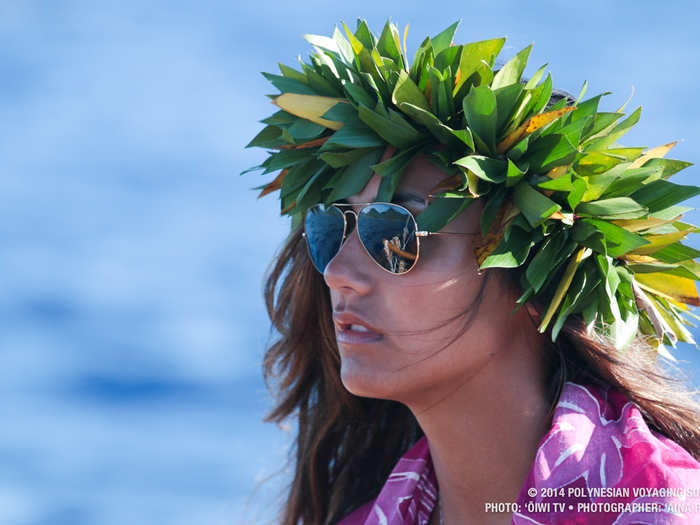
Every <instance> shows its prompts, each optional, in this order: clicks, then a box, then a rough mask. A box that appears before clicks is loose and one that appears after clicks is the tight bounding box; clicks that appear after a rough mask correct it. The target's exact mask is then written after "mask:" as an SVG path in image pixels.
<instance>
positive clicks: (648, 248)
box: [628, 231, 689, 255]
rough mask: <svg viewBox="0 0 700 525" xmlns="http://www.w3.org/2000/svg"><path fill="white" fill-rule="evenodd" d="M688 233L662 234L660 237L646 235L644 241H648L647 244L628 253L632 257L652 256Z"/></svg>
mask: <svg viewBox="0 0 700 525" xmlns="http://www.w3.org/2000/svg"><path fill="white" fill-rule="evenodd" d="M688 233H689V232H687V231H680V232H673V233H664V234H662V235H646V236H644V239H645V240H647V241H649V244H645V245H644V246H640V247H639V248H636V249H634V250H631V251H629V252H628V253H630V254H632V255H652V254H654V253H656V252H658V251H659V250H660V249H661V248H663V247H664V246H668V245H669V244H673V243H674V242H678V241H680V240H682V239H684V238H685V236H686V235H688Z"/></svg>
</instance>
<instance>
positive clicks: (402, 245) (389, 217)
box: [302, 202, 474, 275]
mask: <svg viewBox="0 0 700 525" xmlns="http://www.w3.org/2000/svg"><path fill="white" fill-rule="evenodd" d="M348 206H362V208H361V209H360V211H359V212H355V211H354V210H352V209H349V210H342V209H341V207H348ZM348 213H350V214H352V215H353V216H354V217H355V224H356V225H357V234H358V237H359V239H360V244H362V247H363V248H364V250H365V252H367V255H369V256H370V258H371V259H372V260H373V261H374V262H375V263H376V264H377V265H378V266H379V267H380V268H381V269H382V270H384V271H386V272H389V273H392V274H394V275H405V274H407V273H408V272H410V271H411V270H412V269H413V268H414V267H415V266H416V263H417V262H418V257H419V255H420V238H421V237H428V236H430V235H474V234H473V233H460V232H429V231H419V230H418V224H417V223H416V219H415V217H414V216H413V214H412V213H411V212H410V211H408V210H407V209H406V208H404V207H403V206H400V205H398V204H393V203H389V202H361V203H355V204H345V203H334V204H331V205H328V206H327V205H325V204H316V205H314V206H312V207H310V208H309V209H308V210H307V211H306V216H305V218H304V233H302V235H303V237H304V238H306V246H307V248H308V251H309V256H310V257H311V261H312V262H313V265H314V266H315V267H316V269H317V270H318V271H319V272H321V273H324V271H325V269H326V266H328V263H329V262H331V260H332V259H333V257H335V256H336V255H337V254H338V252H339V251H340V248H341V246H342V245H343V242H344V241H345V239H346V238H347V237H348V236H349V235H350V234H351V233H352V229H353V228H352V227H350V229H348V223H347V220H346V215H347V214H348Z"/></svg>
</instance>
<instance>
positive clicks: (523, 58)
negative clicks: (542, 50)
mask: <svg viewBox="0 0 700 525" xmlns="http://www.w3.org/2000/svg"><path fill="white" fill-rule="evenodd" d="M530 51H532V44H530V45H529V46H527V47H526V48H525V49H523V50H522V51H520V52H519V53H518V54H517V55H515V56H514V57H513V58H511V59H510V60H509V61H508V62H506V64H505V65H504V66H503V67H502V68H501V69H499V70H498V73H496V74H495V76H494V77H493V82H491V89H494V90H495V89H498V88H502V87H505V86H510V85H511V84H520V77H521V76H522V74H523V71H524V70H525V66H526V65H527V59H528V57H529V56H530Z"/></svg>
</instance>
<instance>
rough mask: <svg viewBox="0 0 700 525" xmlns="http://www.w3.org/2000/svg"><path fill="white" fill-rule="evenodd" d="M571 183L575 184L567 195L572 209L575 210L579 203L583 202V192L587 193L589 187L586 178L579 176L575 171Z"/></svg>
mask: <svg viewBox="0 0 700 525" xmlns="http://www.w3.org/2000/svg"><path fill="white" fill-rule="evenodd" d="M571 184H572V186H573V189H572V190H571V191H570V192H569V194H568V195H567V196H566V201H567V202H568V203H569V206H570V207H571V210H572V211H574V210H575V209H576V207H577V206H578V203H579V202H581V197H583V194H584V193H586V189H588V184H587V183H586V180H585V179H583V178H582V177H579V176H578V175H577V174H575V173H574V175H573V179H572V182H571Z"/></svg>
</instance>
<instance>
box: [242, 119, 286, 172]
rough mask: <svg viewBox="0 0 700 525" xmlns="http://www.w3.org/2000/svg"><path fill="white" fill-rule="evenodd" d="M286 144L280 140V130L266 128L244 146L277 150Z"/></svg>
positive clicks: (270, 127) (273, 127)
mask: <svg viewBox="0 0 700 525" xmlns="http://www.w3.org/2000/svg"><path fill="white" fill-rule="evenodd" d="M286 143H287V141H286V140H284V139H283V138H282V130H281V129H280V128H278V127H277V126H266V127H264V128H263V129H262V130H261V131H260V133H258V134H257V135H255V137H254V138H253V140H251V141H250V142H249V143H248V144H247V145H246V148H253V147H259V148H279V147H280V146H284V145H285V144H286ZM244 173H245V172H244Z"/></svg>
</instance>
